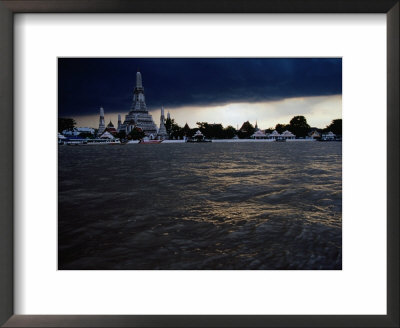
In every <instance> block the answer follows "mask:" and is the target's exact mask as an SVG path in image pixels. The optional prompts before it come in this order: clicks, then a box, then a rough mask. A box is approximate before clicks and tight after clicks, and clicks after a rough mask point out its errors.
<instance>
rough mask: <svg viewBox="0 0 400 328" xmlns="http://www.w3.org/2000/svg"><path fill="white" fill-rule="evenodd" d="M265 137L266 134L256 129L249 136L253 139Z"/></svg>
mask: <svg viewBox="0 0 400 328" xmlns="http://www.w3.org/2000/svg"><path fill="white" fill-rule="evenodd" d="M266 137H267V136H266V134H265V133H264V132H263V131H261V130H257V131H256V132H254V133H253V134H252V135H251V138H253V139H265V138H266Z"/></svg>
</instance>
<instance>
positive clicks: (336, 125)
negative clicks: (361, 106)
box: [324, 118, 342, 136]
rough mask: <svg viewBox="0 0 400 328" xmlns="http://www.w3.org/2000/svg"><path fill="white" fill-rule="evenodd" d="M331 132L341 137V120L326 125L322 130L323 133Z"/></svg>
mask: <svg viewBox="0 0 400 328" xmlns="http://www.w3.org/2000/svg"><path fill="white" fill-rule="evenodd" d="M329 131H332V132H333V133H334V134H336V135H339V136H341V135H342V119H341V118H339V119H336V120H333V121H332V122H331V124H329V125H327V127H326V128H325V129H324V132H329Z"/></svg>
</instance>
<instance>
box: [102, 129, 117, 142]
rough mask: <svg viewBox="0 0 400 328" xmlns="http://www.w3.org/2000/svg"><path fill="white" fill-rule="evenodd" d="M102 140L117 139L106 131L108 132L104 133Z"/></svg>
mask: <svg viewBox="0 0 400 328" xmlns="http://www.w3.org/2000/svg"><path fill="white" fill-rule="evenodd" d="M100 139H110V140H114V139H115V138H114V136H113V135H112V134H111V133H110V132H108V131H106V132H104V133H103V134H102V135H101V136H100Z"/></svg>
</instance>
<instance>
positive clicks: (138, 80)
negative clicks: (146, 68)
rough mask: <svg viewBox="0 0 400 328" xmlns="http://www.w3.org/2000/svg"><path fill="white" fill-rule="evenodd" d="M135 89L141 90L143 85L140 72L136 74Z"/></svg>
mask: <svg viewBox="0 0 400 328" xmlns="http://www.w3.org/2000/svg"><path fill="white" fill-rule="evenodd" d="M136 88H143V85H142V74H140V72H137V73H136Z"/></svg>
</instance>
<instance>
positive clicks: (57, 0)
mask: <svg viewBox="0 0 400 328" xmlns="http://www.w3.org/2000/svg"><path fill="white" fill-rule="evenodd" d="M399 8H400V5H399V0H270V1H262V0H203V1H200V0H197V1H188V0H87V1H83V0H34V1H32V0H25V1H22V0H21V1H20V0H0V113H1V119H0V149H1V155H0V324H2V325H4V327H203V326H204V327H399V278H398V277H399V202H398V200H399V149H400V145H399V139H400V138H399V137H400V134H399V92H398V90H399V28H400V26H399ZM16 13H385V14H386V16H387V315H291V316H282V315H252V316H245V315H237V316H231V315H212V316H203V315H194V316H189V315H148V316H146V315H131V316H130V315H117V316H113V315H94V316H88V315H34V316H32V315H14V310H13V308H14V307H13V302H14V298H13V289H14V288H13V284H14V282H13V276H14V272H13V206H14V204H13V201H14V197H13V192H14V188H13V174H14V170H13V166H14V162H13V154H14V146H13V133H14V132H15V130H14V129H13V124H10V122H14V120H13V116H14V115H13V27H14V24H13V17H14V14H16ZM366 288H368V286H366Z"/></svg>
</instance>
